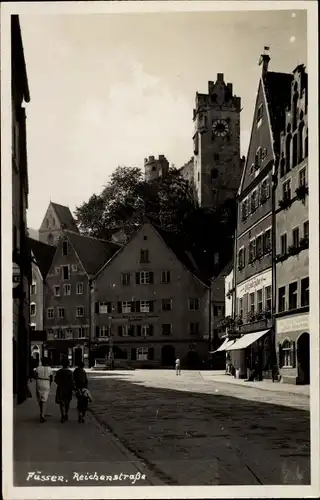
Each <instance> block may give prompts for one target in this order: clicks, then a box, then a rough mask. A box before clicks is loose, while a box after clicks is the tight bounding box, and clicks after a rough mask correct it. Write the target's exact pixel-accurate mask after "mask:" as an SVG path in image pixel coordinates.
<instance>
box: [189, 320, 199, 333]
mask: <svg viewBox="0 0 320 500" xmlns="http://www.w3.org/2000/svg"><path fill="white" fill-rule="evenodd" d="M189 332H190V335H198V334H199V323H190V324H189Z"/></svg>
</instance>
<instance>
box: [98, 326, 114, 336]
mask: <svg viewBox="0 0 320 500" xmlns="http://www.w3.org/2000/svg"><path fill="white" fill-rule="evenodd" d="M110 334H111V327H110V326H105V325H103V326H100V328H99V337H100V338H103V337H104V338H105V337H109V336H110Z"/></svg>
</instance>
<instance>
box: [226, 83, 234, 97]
mask: <svg viewBox="0 0 320 500" xmlns="http://www.w3.org/2000/svg"><path fill="white" fill-rule="evenodd" d="M227 89H228V91H229V92H230V95H232V90H233V88H232V83H227Z"/></svg>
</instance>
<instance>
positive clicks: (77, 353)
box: [74, 347, 83, 366]
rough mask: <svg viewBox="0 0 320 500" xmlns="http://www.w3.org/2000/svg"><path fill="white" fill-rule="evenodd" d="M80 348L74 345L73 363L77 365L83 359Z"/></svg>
mask: <svg viewBox="0 0 320 500" xmlns="http://www.w3.org/2000/svg"><path fill="white" fill-rule="evenodd" d="M82 358H83V356H82V349H81V347H75V349H74V364H75V366H78V365H79V364H80V363H82V361H83V359H82Z"/></svg>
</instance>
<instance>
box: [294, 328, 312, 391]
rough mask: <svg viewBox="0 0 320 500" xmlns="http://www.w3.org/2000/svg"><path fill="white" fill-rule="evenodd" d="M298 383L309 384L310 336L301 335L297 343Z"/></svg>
mask: <svg viewBox="0 0 320 500" xmlns="http://www.w3.org/2000/svg"><path fill="white" fill-rule="evenodd" d="M297 361H298V383H299V384H310V334H309V333H308V332H304V333H302V335H300V337H299V338H298V341H297Z"/></svg>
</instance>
